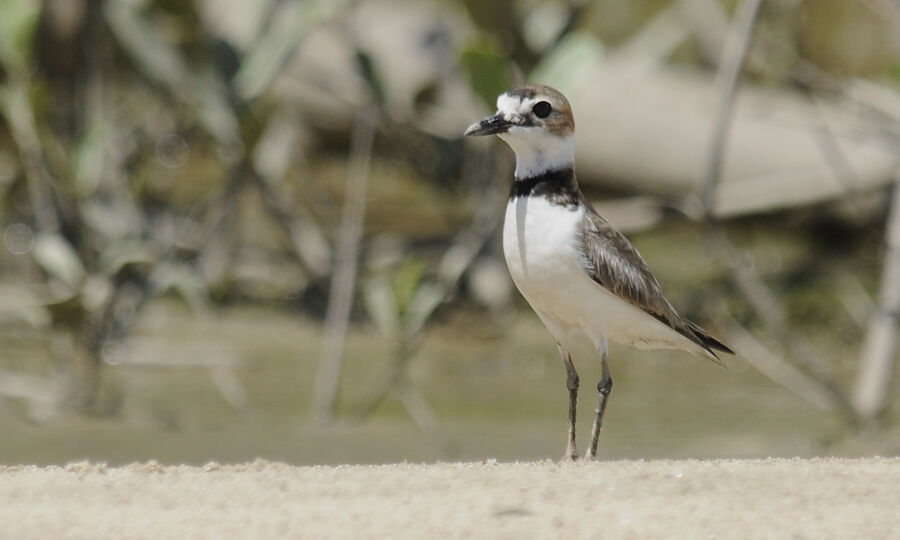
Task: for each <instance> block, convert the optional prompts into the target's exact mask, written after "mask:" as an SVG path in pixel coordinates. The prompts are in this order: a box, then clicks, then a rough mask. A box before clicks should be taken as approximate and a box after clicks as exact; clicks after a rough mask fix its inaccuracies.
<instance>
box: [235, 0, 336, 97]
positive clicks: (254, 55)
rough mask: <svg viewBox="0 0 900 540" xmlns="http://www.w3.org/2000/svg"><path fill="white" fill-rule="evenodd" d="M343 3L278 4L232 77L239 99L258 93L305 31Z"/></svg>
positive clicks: (333, 0) (325, 0)
mask: <svg viewBox="0 0 900 540" xmlns="http://www.w3.org/2000/svg"><path fill="white" fill-rule="evenodd" d="M345 3H346V1H344V0H341V1H338V0H319V1H314V0H306V1H304V2H285V3H282V4H281V5H280V6H279V8H278V11H276V13H274V14H273V16H272V18H271V23H270V24H269V27H268V28H266V29H265V30H264V31H263V32H262V38H261V39H260V40H259V41H258V42H257V43H256V44H255V46H253V47H251V49H250V51H249V52H248V53H247V56H246V59H245V60H244V62H243V63H242V64H241V67H240V69H238V72H237V74H236V75H235V76H234V87H235V89H236V90H237V93H238V95H239V96H240V97H241V99H243V100H244V101H249V100H251V99H253V98H255V97H258V96H259V95H260V94H262V93H263V92H264V91H265V90H266V89H267V88H268V87H269V85H270V84H272V81H274V80H275V77H276V76H277V75H278V73H279V72H280V71H281V68H282V67H283V66H284V64H285V63H286V62H287V60H288V58H289V57H290V55H291V53H293V52H294V49H295V48H296V47H297V44H298V43H300V40H301V39H303V37H304V36H306V34H307V32H309V31H310V30H311V29H312V28H313V27H315V26H316V25H317V24H318V23H320V22H321V21H322V20H324V19H326V18H328V17H330V16H331V14H332V13H334V12H335V11H337V9H338V8H340V7H342V6H343V5H344V4H345Z"/></svg>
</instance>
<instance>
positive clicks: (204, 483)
mask: <svg viewBox="0 0 900 540" xmlns="http://www.w3.org/2000/svg"><path fill="white" fill-rule="evenodd" d="M176 537H177V538H185V537H187V538H276V537H279V538H284V537H288V538H354V539H358V538H388V537H390V538H435V537H440V538H472V537H480V538H600V537H602V538H866V539H874V538H900V458H892V459H882V458H874V459H859V460H846V459H813V460H800V459H796V460H783V459H777V460H774V459H773V460H762V461H756V460H754V461H745V460H724V461H668V460H660V461H612V462H599V463H576V464H557V463H553V462H538V463H515V464H513V463H510V464H500V463H491V462H488V463H471V464H449V463H448V464H443V463H439V464H426V465H412V464H400V465H384V466H338V467H324V466H323V467H294V466H289V465H283V464H279V463H272V462H265V461H256V462H253V463H249V464H244V465H228V466H225V465H218V464H214V463H213V464H209V465H207V466H205V467H187V466H178V467H164V466H161V465H158V464H156V463H152V462H151V463H148V464H135V465H130V466H126V467H117V468H112V467H106V466H104V465H94V464H88V463H77V464H72V465H68V466H65V467H32V466H24V467H2V468H0V538H176Z"/></svg>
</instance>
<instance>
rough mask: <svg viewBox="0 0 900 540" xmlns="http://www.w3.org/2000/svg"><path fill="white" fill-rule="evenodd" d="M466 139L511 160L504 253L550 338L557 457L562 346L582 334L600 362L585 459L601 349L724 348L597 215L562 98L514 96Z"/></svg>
mask: <svg viewBox="0 0 900 540" xmlns="http://www.w3.org/2000/svg"><path fill="white" fill-rule="evenodd" d="M465 135H498V136H499V137H500V138H501V139H503V141H504V142H506V144H508V145H509V146H510V147H511V148H512V150H513V152H515V154H516V170H515V181H514V182H513V185H512V192H511V193H510V196H509V202H508V203H507V206H506V218H505V220H504V225H503V254H504V256H505V258H506V264H507V266H508V267H509V273H510V275H511V276H512V279H513V282H514V283H515V284H516V287H517V288H518V289H519V291H520V292H521V293H522V296H524V297H525V300H527V301H528V303H529V304H530V305H531V307H532V309H534V311H535V313H537V316H538V317H539V318H540V320H541V322H542V323H543V324H544V326H545V327H546V328H547V330H548V331H549V332H550V334H552V336H553V339H554V340H556V344H557V347H558V348H559V353H560V356H562V360H563V363H564V364H565V368H566V374H567V378H566V387H567V388H568V390H569V415H568V441H567V444H566V453H565V454H564V456H563V459H571V460H575V459H578V450H577V447H576V444H575V411H576V404H577V401H578V385H579V380H578V372H577V371H576V369H575V364H574V363H573V362H572V357H571V355H570V354H569V343H570V339H571V337H572V336H573V335H575V334H579V333H580V334H582V335H585V336H586V337H587V338H588V339H589V340H590V341H591V343H593V345H594V347H595V348H596V350H597V352H598V354H599V355H600V362H601V369H602V372H601V373H602V375H601V380H600V382H599V384H598V385H597V391H598V392H599V394H600V402H599V404H598V406H597V409H596V410H595V411H594V412H595V417H594V424H593V428H592V430H591V443H590V447H589V450H588V454H587V456H588V457H590V458H591V459H596V457H597V440H598V437H599V435H600V430H601V429H602V428H603V414H604V412H605V411H606V404H607V401H608V400H609V394H610V392H611V391H612V377H611V376H610V370H609V363H608V359H607V352H608V342H609V340H612V341H614V342H616V343H622V344H626V345H632V346H634V347H637V348H640V349H680V350H683V351H687V352H689V353H692V354H695V355H698V356H701V357H705V358H708V359H710V360H712V361H713V362H716V363H718V364H721V361H720V360H719V357H718V356H717V355H716V351H720V352H725V353H729V354H734V353H733V351H732V350H731V349H729V348H728V346H727V345H725V344H724V343H722V342H721V341H719V340H718V339H716V338H714V337H712V336H711V335H709V334H708V333H707V332H706V331H705V330H703V329H702V328H700V327H699V326H697V325H696V324H694V323H692V322H691V321H689V320H687V319H685V318H683V317H681V316H680V315H679V314H678V312H677V311H675V308H674V307H672V304H670V303H669V301H668V300H666V297H665V296H663V293H662V290H661V288H660V286H659V282H658V281H657V280H656V278H655V277H654V276H653V274H652V273H651V272H650V268H649V267H648V266H647V263H646V262H645V261H644V259H643V258H642V257H641V255H640V253H638V251H637V249H635V248H634V246H633V245H631V242H629V241H628V239H627V238H625V236H624V235H622V233H620V232H619V231H618V230H616V228H615V227H613V226H612V225H610V224H609V223H608V222H607V221H606V220H605V219H603V218H602V217H600V215H599V214H598V213H597V211H596V210H594V207H593V206H591V203H590V202H588V200H587V199H586V198H585V197H584V195H583V194H582V193H581V189H580V188H579V187H578V182H577V181H576V179H575V167H574V165H575V119H574V117H573V115H572V108H571V107H570V106H569V102H568V100H567V99H566V98H565V96H563V95H562V94H561V93H560V92H559V91H557V90H554V89H553V88H550V87H547V86H522V87H519V88H513V89H511V90H508V91H506V92H504V93H503V94H501V95H500V97H498V98H497V113H496V114H495V115H493V116H491V117H489V118H485V119H484V120H481V121H480V122H476V123H474V124H472V125H471V126H469V128H468V129H467V130H466V131H465Z"/></svg>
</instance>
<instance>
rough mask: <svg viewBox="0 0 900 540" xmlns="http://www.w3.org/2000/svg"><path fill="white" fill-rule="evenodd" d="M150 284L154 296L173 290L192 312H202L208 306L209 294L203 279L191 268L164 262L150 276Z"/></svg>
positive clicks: (185, 265)
mask: <svg viewBox="0 0 900 540" xmlns="http://www.w3.org/2000/svg"><path fill="white" fill-rule="evenodd" d="M150 283H151V285H152V286H153V292H154V293H156V294H159V293H163V292H166V291H168V290H173V291H175V292H176V293H178V296H180V297H181V298H182V300H184V301H185V302H187V303H188V305H190V306H191V307H192V308H193V309H194V311H197V312H203V311H206V310H207V307H208V304H209V292H208V291H207V289H206V284H205V283H204V282H203V277H202V276H201V275H200V274H199V273H198V272H197V271H196V270H195V269H194V268H193V267H191V266H189V265H187V264H183V263H177V262H164V263H161V264H159V265H158V266H157V267H156V268H154V270H153V272H152V273H151V274H150Z"/></svg>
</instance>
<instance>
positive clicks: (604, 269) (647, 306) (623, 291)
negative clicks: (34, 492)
mask: <svg viewBox="0 0 900 540" xmlns="http://www.w3.org/2000/svg"><path fill="white" fill-rule="evenodd" d="M583 202H584V205H585V207H586V209H585V213H584V223H583V232H582V234H581V235H580V238H579V241H580V242H581V248H582V253H583V254H584V255H583V257H582V260H581V261H580V263H581V267H582V269H583V270H584V271H585V272H586V273H587V274H588V276H590V277H591V279H593V280H594V281H595V282H597V283H598V284H600V285H601V286H603V287H604V288H606V289H607V290H608V291H610V292H612V293H613V294H615V295H616V296H618V297H619V298H621V299H623V300H625V301H627V302H629V303H630V304H632V305H634V306H635V307H637V308H640V309H641V310H643V311H644V312H646V313H648V314H649V315H652V316H653V317H655V318H656V319H657V320H659V321H660V322H661V323H663V324H665V325H667V326H669V327H670V328H672V329H673V330H675V331H676V332H678V333H679V334H681V335H682V336H684V337H686V338H687V339H689V340H691V341H693V342H694V343H696V344H697V345H699V346H700V347H701V348H703V349H704V350H705V351H706V352H708V353H709V354H710V355H712V357H713V358H714V359H715V360H717V361H718V356H716V354H715V352H713V351H714V350H718V351H722V352H726V353H729V354H734V353H733V351H732V350H731V349H730V348H729V347H728V346H727V345H725V344H724V343H722V342H721V341H719V340H717V339H716V338H714V337H712V336H710V335H709V334H708V333H707V332H706V331H705V330H703V329H702V328H700V327H699V326H697V325H696V324H694V323H692V322H691V321H688V320H687V319H684V318H682V317H681V316H680V315H679V314H678V312H677V311H675V308H674V307H672V304H670V303H669V301H668V300H667V299H666V297H665V296H664V295H663V292H662V288H661V287H660V285H659V282H658V281H657V280H656V278H655V277H653V274H652V273H651V272H650V268H649V267H648V266H647V263H646V262H645V261H644V258H643V257H641V254H640V253H638V251H637V249H635V247H634V246H633V245H631V242H629V241H628V239H627V238H625V236H624V235H623V234H622V233H620V232H619V231H618V230H617V229H616V228H615V227H613V226H612V225H611V224H610V223H609V222H607V221H606V220H605V219H603V218H602V217H601V216H600V214H598V213H597V212H596V210H594V209H593V207H592V206H591V205H590V203H589V202H588V201H587V200H586V199H585V200H583Z"/></svg>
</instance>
